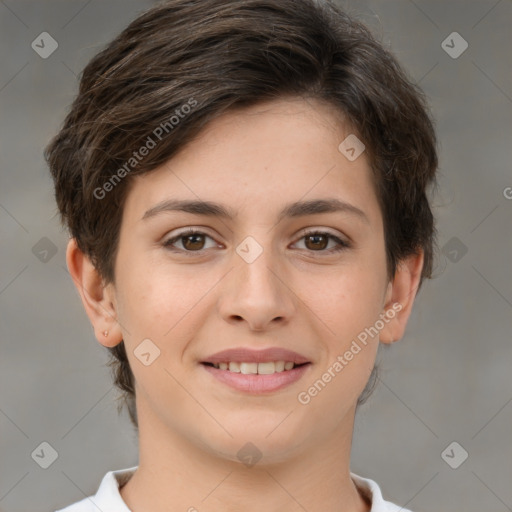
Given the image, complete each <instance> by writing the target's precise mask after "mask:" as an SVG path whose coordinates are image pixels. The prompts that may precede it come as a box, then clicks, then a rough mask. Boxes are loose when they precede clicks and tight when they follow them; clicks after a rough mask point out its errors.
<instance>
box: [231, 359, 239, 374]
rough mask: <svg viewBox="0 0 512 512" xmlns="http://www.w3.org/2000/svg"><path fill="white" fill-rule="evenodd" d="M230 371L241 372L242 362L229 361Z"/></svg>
mask: <svg viewBox="0 0 512 512" xmlns="http://www.w3.org/2000/svg"><path fill="white" fill-rule="evenodd" d="M229 371H230V372H235V373H240V363H236V362H234V361H232V362H231V363H229Z"/></svg>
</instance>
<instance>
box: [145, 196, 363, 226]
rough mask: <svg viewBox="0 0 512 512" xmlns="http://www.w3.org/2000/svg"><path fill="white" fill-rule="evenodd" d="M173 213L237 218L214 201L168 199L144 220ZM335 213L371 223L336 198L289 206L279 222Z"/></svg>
mask: <svg viewBox="0 0 512 512" xmlns="http://www.w3.org/2000/svg"><path fill="white" fill-rule="evenodd" d="M173 211H178V212H186V213H192V214H195V215H206V216H209V217H221V218H224V219H229V220H233V219H234V217H235V216H236V212H235V211H234V210H232V209H231V208H228V207H226V206H224V205H222V204H219V203H214V202H212V201H194V200H179V199H168V200H165V201H162V202H161V203H158V204H157V205H155V206H153V207H152V208H150V209H149V210H147V211H146V213H144V215H143V217H142V220H145V219H148V218H151V217H154V216H155V215H158V214H160V213H163V212H173ZM334 212H343V213H350V214H352V215H355V216H357V217H359V218H360V219H361V220H363V221H365V222H366V223H367V224H369V223H370V221H369V219H368V217H367V215H366V214H365V213H364V212H363V211H362V210H361V209H359V208H358V207H357V206H354V205H353V204H350V203H347V202H345V201H341V200H340V199H336V198H328V199H314V200H311V201H297V202H295V203H290V204H287V205H286V206H285V207H284V208H283V210H282V211H281V212H280V214H279V216H278V221H281V220H282V219H284V218H286V217H289V218H293V217H302V216H305V215H314V214H318V213H334Z"/></svg>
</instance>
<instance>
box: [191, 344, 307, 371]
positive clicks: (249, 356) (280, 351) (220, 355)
mask: <svg viewBox="0 0 512 512" xmlns="http://www.w3.org/2000/svg"><path fill="white" fill-rule="evenodd" d="M270 361H285V362H286V361H291V362H292V363H295V364H304V363H310V362H311V361H310V360H309V359H308V358H307V357H305V356H303V355H301V354H298V353H297V352H293V351H291V350H287V349H284V348H279V347H271V348H266V349H263V350H253V349H250V348H244V347H237V348H231V349H228V350H222V351H221V352H216V353H215V354H212V355H210V356H208V357H206V358H205V359H204V360H203V361H201V362H202V363H217V364H218V363H229V362H234V363H268V362H270ZM203 366H204V365H203ZM286 371H293V370H286ZM283 373H284V372H283Z"/></svg>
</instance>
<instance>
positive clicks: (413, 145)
mask: <svg viewBox="0 0 512 512" xmlns="http://www.w3.org/2000/svg"><path fill="white" fill-rule="evenodd" d="M46 157H47V160H48V163H49V166H50V169H51V172H52V175H53V178H54V181H55V190H56V199H57V203H58V207H59V209H60V212H61V215H62V218H63V221H64V222H65V223H66V225H67V226H68V227H69V230H70V234H71V239H70V242H69V245H68V250H67V264H68V267H69V270H70V273H71V275H72V277H73V279H74V281H75V284H76V286H77V288H78V291H79V293H80V295H81V298H82V301H83V304H84V307H85V310H86V312H87V314H88V316H89V318H90V320H91V322H92V324H93V326H94V330H95V333H96V337H97V339H98V341H99V342H100V343H101V344H102V345H104V346H105V347H108V349H109V350H110V351H111V353H112V356H113V364H114V370H115V372H114V374H115V383H116V385H117V386H118V387H119V388H120V389H121V390H122V391H123V393H124V397H125V400H126V403H127V406H128V410H129V411H130V415H131V419H132V421H133V424H134V426H135V427H136V428H137V430H138V434H139V453H140V456H139V464H138V466H136V467H133V468H127V469H123V470H119V471H111V472H109V473H107V475H105V477H104V479H103V481H102V482H101V485H100V488H99V490H98V493H97V494H96V495H95V496H91V497H89V498H86V499H84V500H82V501H80V502H78V503H75V504H73V505H71V506H69V507H67V508H65V509H63V510H65V511H66V512H83V511H93V510H98V509H99V510H101V511H102V512H114V511H115V512H120V511H130V510H131V511H132V512H142V511H144V510H151V511H152V512H163V511H166V512H168V511H170V510H172V511H180V510H181V511H189V512H192V511H199V512H203V511H204V512H206V511H208V512H217V511H223V512H226V511H235V510H236V511H239V510H244V511H249V512H251V511H256V510H257V511H260V510H269V511H271V510H276V511H277V510H279V511H286V512H288V511H290V512H291V511H310V512H313V511H317V510H323V511H336V512H363V511H370V510H371V511H373V512H383V511H398V510H402V511H405V509H404V508H400V507H398V506H397V505H393V504H391V503H389V502H388V501H385V500H384V499H383V497H382V494H381V491H380V488H379V486H378V484H377V483H376V482H374V481H373V480H370V479H366V478H363V477H361V476H358V475H356V474H354V473H352V472H351V471H350V450H351V440H352V433H353V425H354V416H355V412H356V408H357V405H358V404H359V403H361V402H362V401H363V400H364V399H365V397H366V396H367V395H368V393H369V392H370V391H371V388H372V385H373V383H374V381H375V369H374V363H375V357H376V353H377V348H378V345H379V343H388V344H389V343H392V342H395V341H397V340H399V339H400V338H401V337H402V335H403V333H404V330H405V327H406V324H407V320H408V318H409V315H410V312H411V309H412V306H413V302H414V298H415V295H416V293H417V291H418V289H419V287H420V286H421V283H422V281H423V279H424V278H426V277H427V278H428V277H430V275H431V269H432V259H433V246H434V242H435V240H434V235H435V228H434V221H433V217H432V213H431V209H430V206H429V201H428V198H427V195H428V187H429V186H431V185H433V184H434V183H435V173H436V168H437V154H436V141H435V135H434V130H433V125H432V121H431V119H430V117H429V114H428V110H427V107H426V102H425V99H424V95H423V94H422V92H421V91H420V90H419V89H418V88H416V87H415V86H414V85H412V84H411V83H410V82H409V81H408V79H407V77H406V75H405V74H404V72H403V71H402V70H401V68H400V66H399V65H398V63H397V62H396V60H395V59H394V57H393V56H391V55H390V53H388V52H387V51H386V50H385V49H384V48H383V47H382V46H381V45H380V44H379V43H378V42H376V41H375V40H374V38H373V37H372V36H371V34H370V32H369V31H368V30H367V29H366V28H365V27H364V26H362V25H361V24H360V23H358V22H356V21H355V20H353V19H351V18H350V17H349V16H347V15H346V14H345V13H343V12H342V11H340V10H339V8H337V7H336V6H335V5H334V4H331V3H329V2H319V1H313V0H223V1H219V0H201V1H188V0H187V1H185V0H170V1H167V2H165V3H163V4H161V5H159V6H157V7H155V8H153V9H151V10H149V11H147V12H146V13H144V14H143V15H141V16H140V17H139V18H137V19H136V20H135V21H133V22H132V23H131V24H130V25H129V26H128V27H127V28H126V29H125V30H124V31H123V32H122V33H121V34H120V35H119V36H118V37H117V38H116V39H114V41H112V42H111V43H110V44H109V45H108V46H107V48H106V49H104V50H103V51H102V52H100V53H99V54H98V55H97V56H95V57H94V58H93V59H92V61H91V62H90V63H89V64H88V65H87V67H86V68H85V70H84V72H83V75H82V78H81V83H80V90H79V93H78V96H77V98H76V99H75V101H74V103H73V105H72V108H71V111H70V112H69V114H68V116H67V118H66V120H65V122H64V126H63V127H62V130H61V131H60V132H59V134H58V135H57V136H56V137H55V139H54V140H53V141H52V142H51V144H50V145H49V146H48V148H47V150H46Z"/></svg>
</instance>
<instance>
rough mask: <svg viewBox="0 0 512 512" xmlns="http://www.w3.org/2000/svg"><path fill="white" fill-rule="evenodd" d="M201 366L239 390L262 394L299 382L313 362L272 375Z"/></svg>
mask: <svg viewBox="0 0 512 512" xmlns="http://www.w3.org/2000/svg"><path fill="white" fill-rule="evenodd" d="M201 366H202V367H203V368H204V369H205V370H206V371H207V372H209V373H210V374H211V375H213V376H214V377H215V378H216V379H218V380H220V381H221V382H223V383H224V384H227V385H228V386H230V387H232V388H234V389H237V390H238V391H245V392H247V393H251V394H260V393H265V392H269V391H277V390H279V389H282V388H284V387H286V386H289V385H290V384H293V383H294V382H297V381H298V380H299V379H300V378H301V377H302V376H303V375H304V373H305V372H307V371H308V369H309V367H310V366H311V363H307V364H303V365H302V366H297V367H296V368H293V369H292V370H284V371H283V372H276V373H272V374H270V375H259V374H249V375H246V374H243V373H235V372H230V371H229V370H219V369H218V368H214V367H213V366H208V365H205V364H202V365H201Z"/></svg>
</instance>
